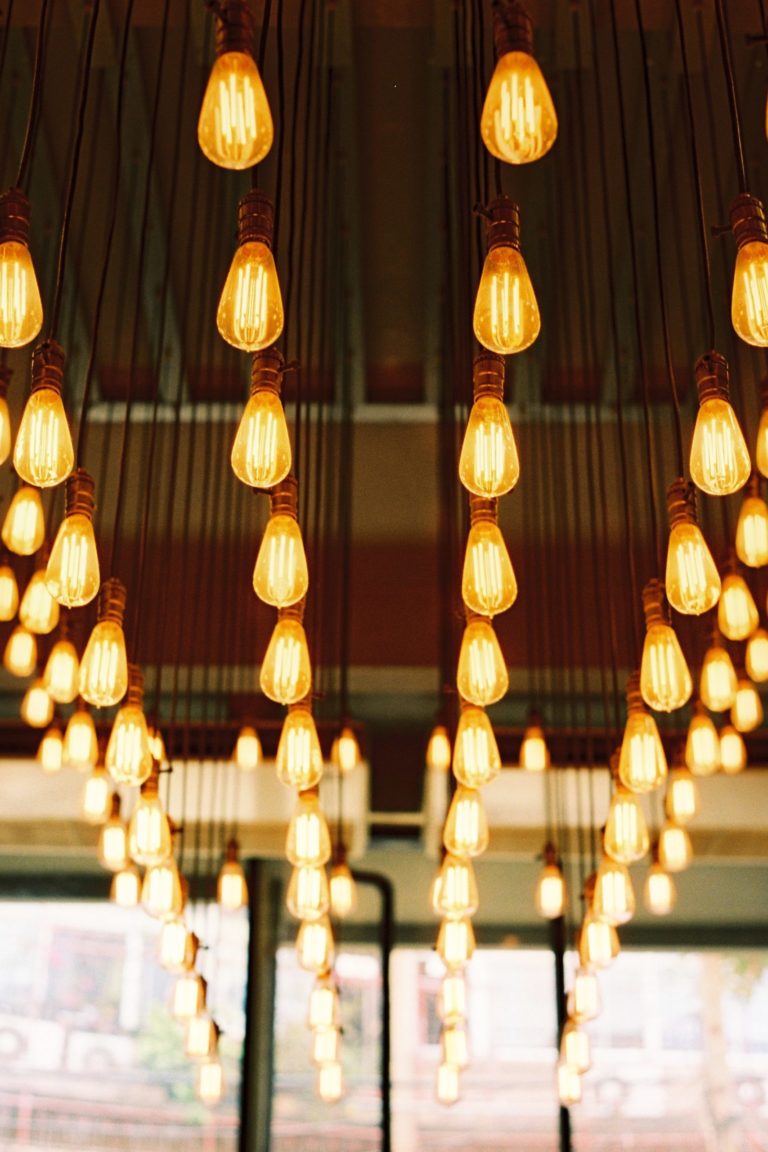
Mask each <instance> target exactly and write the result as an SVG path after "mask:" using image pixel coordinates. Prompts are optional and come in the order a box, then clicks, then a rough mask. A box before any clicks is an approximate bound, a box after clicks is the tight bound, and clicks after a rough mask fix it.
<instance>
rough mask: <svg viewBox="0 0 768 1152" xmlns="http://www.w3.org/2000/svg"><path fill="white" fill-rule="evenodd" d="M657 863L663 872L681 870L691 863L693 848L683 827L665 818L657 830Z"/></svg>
mask: <svg viewBox="0 0 768 1152" xmlns="http://www.w3.org/2000/svg"><path fill="white" fill-rule="evenodd" d="M658 851H659V864H661V866H662V868H663V869H664V871H665V872H682V871H683V870H684V869H685V868H687V867H688V866H689V864H690V863H691V859H692V857H693V849H692V848H691V838H690V836H689V835H688V833H687V832H686V830H685V828H681V827H680V825H679V824H673V823H672V821H671V820H665V822H664V824H663V825H662V827H661V831H660V832H659V849H658Z"/></svg>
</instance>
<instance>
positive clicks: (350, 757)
mask: <svg viewBox="0 0 768 1152" xmlns="http://www.w3.org/2000/svg"><path fill="white" fill-rule="evenodd" d="M334 762H335V764H336V766H337V768H338V769H339V771H340V772H341V773H343V774H344V775H346V774H347V773H348V772H352V771H353V770H354V769H355V768H357V766H358V764H359V763H360V745H359V744H358V742H357V736H356V735H355V733H354V730H353V729H352V728H350V727H349V726H348V725H345V726H344V727H343V728H342V730H341V732H340V733H339V736H338V740H337V742H336V759H335V761H334Z"/></svg>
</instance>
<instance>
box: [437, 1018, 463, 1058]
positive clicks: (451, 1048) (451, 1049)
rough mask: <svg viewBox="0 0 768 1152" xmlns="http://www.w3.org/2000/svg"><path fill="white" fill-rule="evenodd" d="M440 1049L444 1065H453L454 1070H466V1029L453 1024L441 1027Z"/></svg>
mask: <svg viewBox="0 0 768 1152" xmlns="http://www.w3.org/2000/svg"><path fill="white" fill-rule="evenodd" d="M440 1047H441V1049H442V1057H443V1063H444V1064H453V1066H454V1067H455V1068H466V1066H467V1064H468V1063H469V1045H468V1044H467V1030H466V1028H464V1027H461V1026H458V1025H455V1024H454V1025H449V1026H446V1025H443V1030H442V1033H441V1035H440Z"/></svg>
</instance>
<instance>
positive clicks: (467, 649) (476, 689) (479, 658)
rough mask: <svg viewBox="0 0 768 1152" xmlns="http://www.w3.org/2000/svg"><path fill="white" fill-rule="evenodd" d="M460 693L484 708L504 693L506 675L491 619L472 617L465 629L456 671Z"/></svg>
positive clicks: (507, 676) (506, 686)
mask: <svg viewBox="0 0 768 1152" xmlns="http://www.w3.org/2000/svg"><path fill="white" fill-rule="evenodd" d="M456 687H457V689H458V691H459V695H460V696H463V698H464V699H465V700H468V701H469V702H470V704H476V705H477V706H478V707H479V708H484V707H486V706H487V705H488V704H495V703H496V701H497V700H501V698H502V696H505V695H506V692H507V688H508V687H509V675H508V673H507V667H506V664H505V663H504V657H503V655H502V652H501V648H500V647H499V642H498V640H497V639H496V633H495V632H494V630H493V628H492V627H491V624H490V621H489V620H487V619H485V618H484V617H482V616H481V617H479V618H478V617H474V618H471V619H470V620H469V621H468V622H467V625H466V627H465V629H464V636H463V638H462V641H461V651H460V652H459V666H458V670H457V673H456Z"/></svg>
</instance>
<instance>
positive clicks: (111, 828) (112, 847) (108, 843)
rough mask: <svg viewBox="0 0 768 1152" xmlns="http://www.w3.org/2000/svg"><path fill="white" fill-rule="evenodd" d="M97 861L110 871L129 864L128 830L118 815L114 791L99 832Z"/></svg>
mask: <svg viewBox="0 0 768 1152" xmlns="http://www.w3.org/2000/svg"><path fill="white" fill-rule="evenodd" d="M99 863H100V864H101V866H102V868H108V869H109V871H110V872H120V871H121V870H122V869H123V868H127V867H128V864H129V860H128V830H127V829H126V827H125V824H124V823H123V821H122V819H121V817H120V797H119V796H118V794H117V793H116V792H113V793H112V801H111V807H110V812H109V818H108V819H107V820H106V821H105V823H104V824H102V826H101V832H100V833H99Z"/></svg>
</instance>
